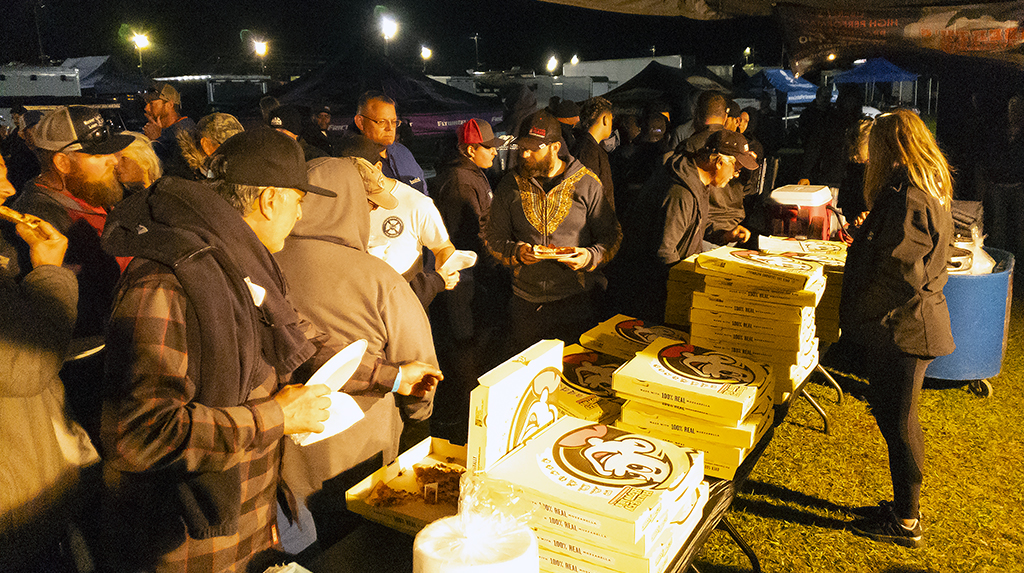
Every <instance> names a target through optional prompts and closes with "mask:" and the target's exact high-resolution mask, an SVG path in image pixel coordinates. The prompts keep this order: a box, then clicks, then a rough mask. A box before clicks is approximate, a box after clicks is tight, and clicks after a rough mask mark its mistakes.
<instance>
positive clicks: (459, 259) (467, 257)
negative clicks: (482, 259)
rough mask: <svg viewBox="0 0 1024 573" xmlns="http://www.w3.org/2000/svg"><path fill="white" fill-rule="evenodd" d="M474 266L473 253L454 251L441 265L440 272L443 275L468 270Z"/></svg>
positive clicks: (474, 256) (474, 258) (474, 257)
mask: <svg viewBox="0 0 1024 573" xmlns="http://www.w3.org/2000/svg"><path fill="white" fill-rule="evenodd" d="M475 264H476V253H475V252H473V251H455V252H454V253H452V254H451V256H450V257H448V260H447V261H445V262H444V264H443V265H441V271H442V272H443V273H445V274H447V273H451V272H454V271H461V270H462V269H468V268H469V267H471V266H473V265H475Z"/></svg>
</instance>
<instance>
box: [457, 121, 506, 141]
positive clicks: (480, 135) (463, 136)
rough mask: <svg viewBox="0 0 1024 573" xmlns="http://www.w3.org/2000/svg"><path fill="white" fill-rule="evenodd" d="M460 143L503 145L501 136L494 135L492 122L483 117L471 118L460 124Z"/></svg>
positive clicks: (458, 131)
mask: <svg viewBox="0 0 1024 573" xmlns="http://www.w3.org/2000/svg"><path fill="white" fill-rule="evenodd" d="M456 133H458V135H459V143H463V144H468V145H483V146H484V147H501V144H502V141H501V138H498V137H494V130H493V129H492V128H491V124H489V123H487V122H486V121H484V120H482V119H471V120H469V121H467V122H466V123H464V124H462V125H460V126H459V129H458V130H457V132H456Z"/></svg>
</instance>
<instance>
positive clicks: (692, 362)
mask: <svg viewBox="0 0 1024 573" xmlns="http://www.w3.org/2000/svg"><path fill="white" fill-rule="evenodd" d="M658 363H660V364H661V365H662V366H664V367H665V368H667V369H668V370H669V371H670V372H672V373H674V374H678V375H679V376H682V377H684V378H689V379H691V380H699V381H702V382H711V383H717V384H749V383H751V382H754V380H755V379H756V378H757V374H756V373H755V372H754V369H753V368H752V367H751V366H750V365H749V364H747V363H746V362H745V361H744V360H741V359H739V358H736V357H735V356H731V355H729V354H724V353H722V352H718V351H717V350H709V349H706V348H699V347H696V346H694V345H692V344H670V345H668V346H666V347H665V348H662V349H661V350H659V351H658Z"/></svg>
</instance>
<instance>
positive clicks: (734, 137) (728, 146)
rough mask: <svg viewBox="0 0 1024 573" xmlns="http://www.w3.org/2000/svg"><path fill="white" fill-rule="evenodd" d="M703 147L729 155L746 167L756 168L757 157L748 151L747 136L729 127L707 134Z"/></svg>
mask: <svg viewBox="0 0 1024 573" xmlns="http://www.w3.org/2000/svg"><path fill="white" fill-rule="evenodd" d="M704 149H706V150H708V151H710V152H712V153H719V154H721V155H731V156H733V157H735V158H736V161H737V162H738V163H739V164H740V165H742V166H743V167H745V168H747V169H757V167H758V165H757V158H756V157H755V156H754V154H753V153H751V152H750V145H749V144H748V143H747V138H746V137H743V135H742V134H740V133H736V132H735V131H733V130H731V129H719V130H716V131H713V132H711V135H710V136H708V141H707V143H705V144H704Z"/></svg>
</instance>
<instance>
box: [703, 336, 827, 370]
mask: <svg viewBox="0 0 1024 573" xmlns="http://www.w3.org/2000/svg"><path fill="white" fill-rule="evenodd" d="M691 343H692V344H693V345H694V346H703V347H704V348H713V349H715V350H720V351H722V352H725V353H727V354H735V355H736V356H742V357H743V358H747V359H749V360H754V361H757V362H765V363H769V364H798V363H800V360H801V358H804V359H806V358H805V357H806V356H807V355H808V354H809V353H811V352H814V351H815V350H817V348H818V341H817V338H815V339H812V340H811V342H810V343H808V344H806V345H805V346H804V348H800V349H797V350H782V349H779V348H769V347H765V346H762V345H760V344H758V343H757V342H747V341H745V340H742V339H740V338H737V337H730V338H720V337H717V336H701V335H697V336H693V337H692V338H691Z"/></svg>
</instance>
